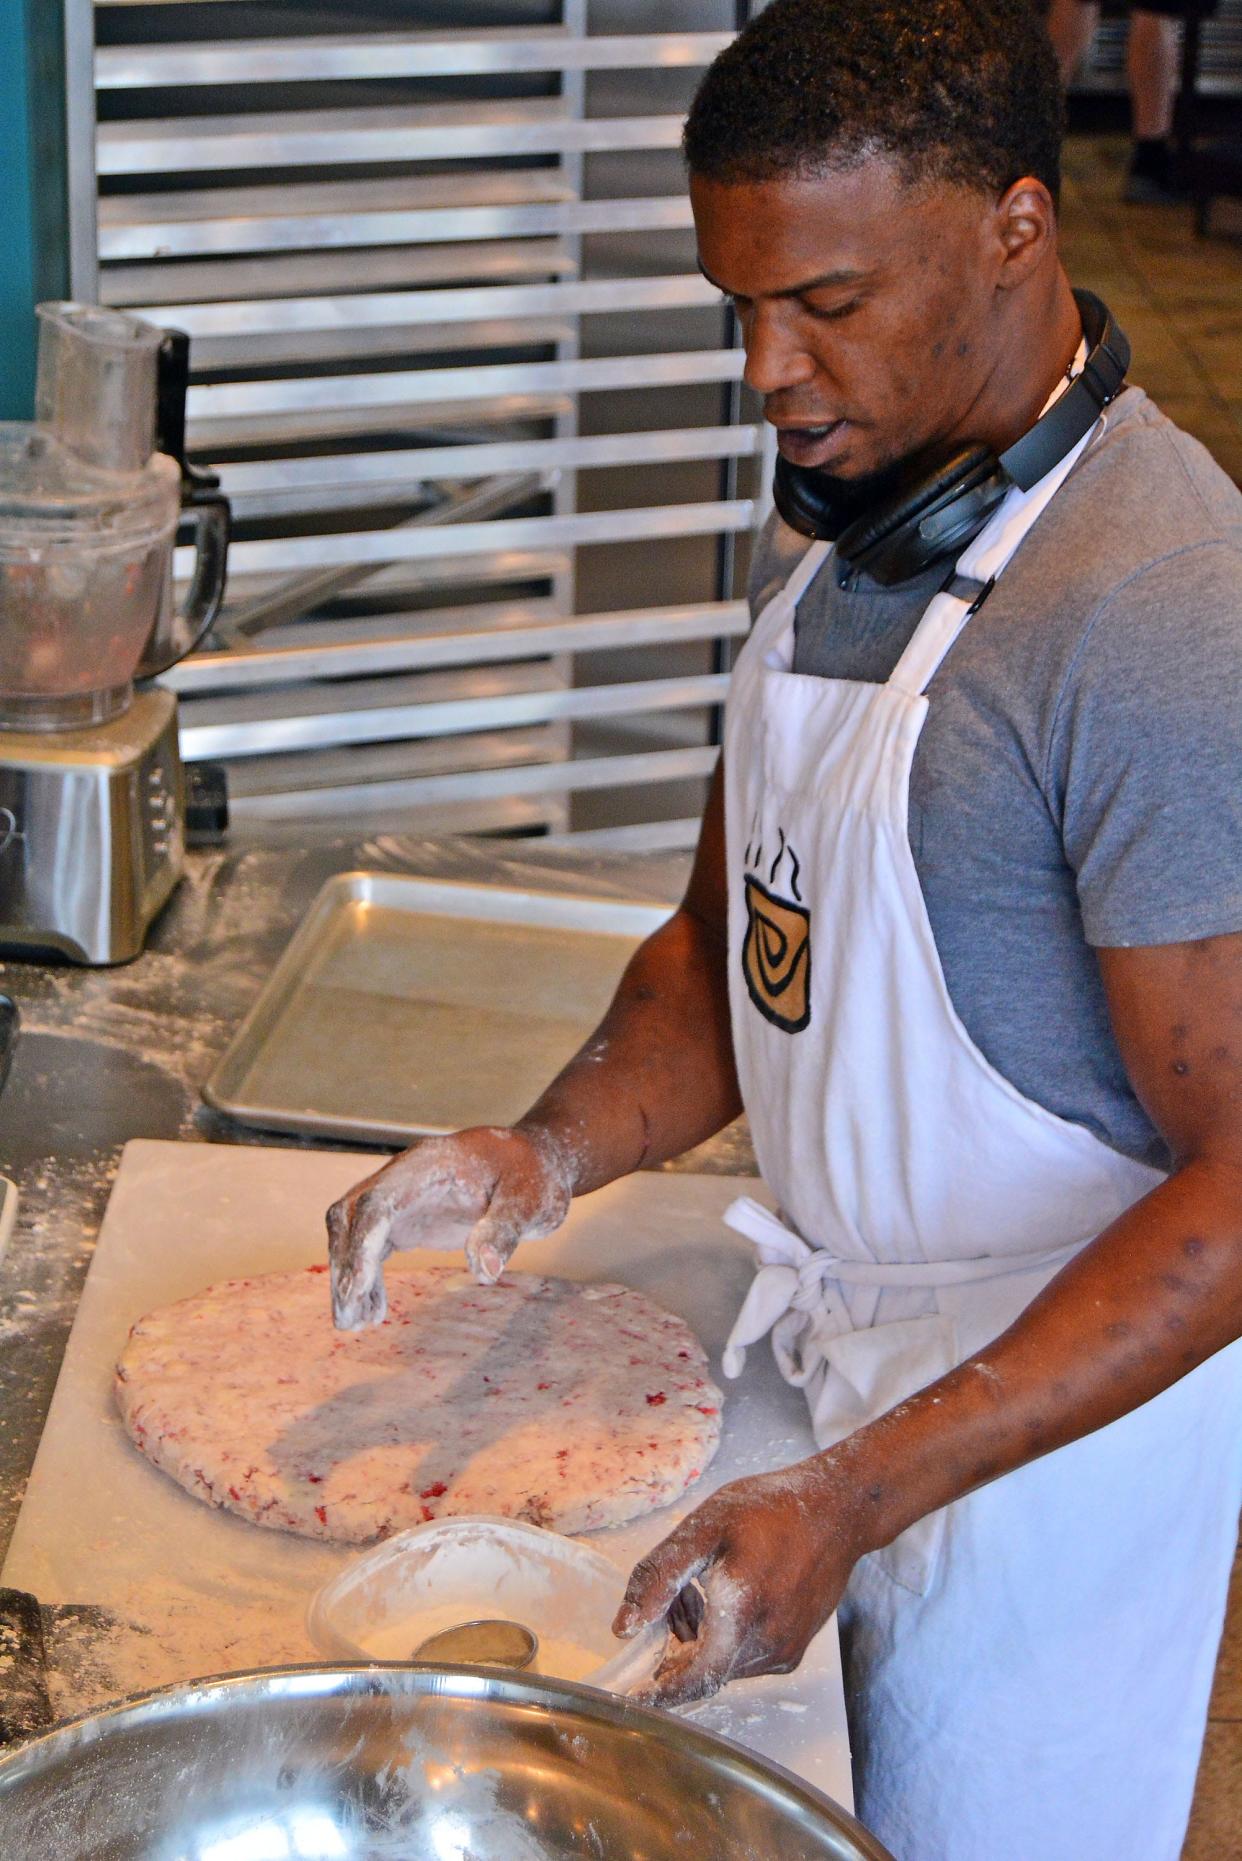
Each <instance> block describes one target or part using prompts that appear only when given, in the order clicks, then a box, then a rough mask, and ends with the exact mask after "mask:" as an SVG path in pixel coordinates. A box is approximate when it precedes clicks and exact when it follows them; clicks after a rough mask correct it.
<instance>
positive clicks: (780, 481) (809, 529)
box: [772, 453, 841, 543]
mask: <svg viewBox="0 0 1242 1861" xmlns="http://www.w3.org/2000/svg"><path fill="white" fill-rule="evenodd" d="M772 502H773V503H774V504H775V506H776V508H777V510H778V511H779V512H780V515H781V516H782V517H783V518H784V520H785V522H786V523H787V524H788V525H789V527H790V529H791V530H796V531H797V532H798V534H799V535H800V536H810V537H813V538H814V539H815V541H816V542H817V543H830V542H832V540H833V538H834V537H835V536H836V534H837V531H838V530H839V529H840V528H841V519H840V514H839V511H838V509H837V506H836V505H835V504H834V502H833V500H832V498H830V497H829V496H828V494H827V491H826V488H825V483H824V476H823V473H822V472H808V471H806V470H804V468H803V467H802V466H798V465H793V464H791V463H790V461H789V460H788V459H786V458H785V457H784V456H783V455H782V454H780V453H778V454H777V456H776V471H775V473H774V475H773V478H772Z"/></svg>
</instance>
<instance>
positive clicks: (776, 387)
mask: <svg viewBox="0 0 1242 1861" xmlns="http://www.w3.org/2000/svg"><path fill="white" fill-rule="evenodd" d="M780 310H781V307H780V306H777V305H773V306H771V307H768V306H766V305H763V304H757V305H756V306H755V308H754V309H753V310H752V312H751V314H750V316H749V317H748V318H746V319H745V321H744V324H743V329H742V337H743V340H744V342H745V345H746V367H745V369H744V370H743V374H742V379H743V380H744V381H745V383H746V385H747V387H748V388H753V389H754V391H755V393H756V394H764V395H768V394H777V393H779V392H780V390H781V389H782V388H798V387H801V386H802V385H803V383H804V382H807V381H810V380H811V378H812V377H813V375H814V374H815V358H814V356H811V355H808V354H807V352H806V349H805V348H804V347H803V345H802V344H801V343H800V342H799V341H798V340H797V338H796V336H795V335H794V333H793V332H792V331H791V329H790V328H789V325H788V323H787V321H786V319H785V318H784V317H782V316H781V314H780Z"/></svg>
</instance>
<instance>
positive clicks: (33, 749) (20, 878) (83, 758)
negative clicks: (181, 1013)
mask: <svg viewBox="0 0 1242 1861" xmlns="http://www.w3.org/2000/svg"><path fill="white" fill-rule="evenodd" d="M184 863H185V825H184V804H183V796H182V775H181V758H180V754H179V751H178V746H177V704H176V699H175V698H174V697H173V695H172V693H171V692H167V691H161V690H159V689H158V688H156V687H152V688H150V689H148V690H143V691H139V692H138V693H137V694H136V696H135V698H134V702H133V703H132V704H131V705H130V706H129V708H128V709H127V710H126V711H125V712H124V713H123V715H122V716H120V717H117V718H113V719H112V720H111V722H109V723H104V724H98V725H94V726H92V727H90V728H88V729H83V730H64V731H59V732H46V731H12V730H0V952H3V953H4V954H6V955H16V956H33V955H35V954H36V953H37V954H46V953H47V952H49V951H52V952H55V953H56V954H57V955H59V956H63V957H67V958H68V959H69V960H70V961H71V962H75V963H90V964H107V963H128V962H130V961H131V960H132V959H133V958H134V957H136V956H137V955H138V954H139V952H140V951H141V949H142V946H143V942H144V940H145V938H146V934H147V930H148V928H149V926H150V924H151V921H152V919H153V918H154V917H155V916H156V914H157V913H158V912H159V911H160V909H161V908H162V907H163V906H164V905H165V904H166V903H167V901H168V898H169V896H170V894H171V892H172V890H173V887H174V886H175V885H176V883H177V880H178V879H179V878H180V877H181V872H182V868H183V866H184Z"/></svg>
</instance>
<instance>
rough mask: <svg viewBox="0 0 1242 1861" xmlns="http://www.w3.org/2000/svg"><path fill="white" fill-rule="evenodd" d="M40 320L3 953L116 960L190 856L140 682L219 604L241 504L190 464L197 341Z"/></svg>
mask: <svg viewBox="0 0 1242 1861" xmlns="http://www.w3.org/2000/svg"><path fill="white" fill-rule="evenodd" d="M37 314H38V317H39V360H38V378H37V386H36V399H35V420H34V423H33V424H29V423H26V424H20V425H18V424H9V425H0V950H4V951H7V952H9V953H16V954H23V953H24V954H31V953H34V952H49V951H50V952H56V953H58V954H59V955H61V956H65V957H68V958H70V959H71V960H72V961H75V962H80V963H123V962H127V961H129V960H130V958H132V957H134V956H137V955H138V953H139V951H140V950H141V948H142V945H143V941H144V938H145V936H146V932H147V928H148V926H149V925H150V923H151V921H152V919H153V918H154V917H155V915H156V913H157V912H158V911H159V910H160V908H161V907H162V906H163V905H164V904H165V902H166V901H167V899H168V897H169V895H170V893H171V892H172V889H173V887H174V886H175V885H176V883H177V880H178V878H179V877H180V876H181V871H182V866H183V863H184V857H185V825H184V820H185V810H184V801H183V786H182V772H181V762H180V757H179V755H178V749H177V721H176V701H175V699H174V698H173V696H172V694H171V693H170V692H167V691H164V690H162V689H160V688H159V687H158V686H155V685H152V684H150V683H148V682H146V681H149V680H151V679H154V678H156V677H157V676H158V675H159V673H161V672H163V671H166V670H167V669H168V667H169V666H171V665H174V664H175V663H176V661H177V660H178V659H181V658H183V657H184V656H185V654H186V653H188V652H190V651H192V650H193V648H194V647H195V646H196V645H197V644H198V642H199V640H201V639H202V637H203V636H204V634H205V633H206V632H207V630H208V628H209V627H210V626H211V623H212V621H213V620H214V619H215V617H216V614H217V613H218V612H219V608H220V603H221V601H222V599H223V596H224V578H225V566H226V557H227V550H228V531H229V509H228V503H227V501H226V500H225V499H224V498H223V497H222V496H221V495H220V493H219V489H218V486H219V480H218V479H217V478H216V477H215V476H214V474H212V473H210V472H207V471H205V470H203V469H202V468H201V467H194V466H191V465H189V464H188V463H187V461H186V458H185V400H186V389H187V385H188V381H189V341H188V338H187V337H185V336H184V335H183V334H182V333H181V332H179V331H166V330H161V329H157V328H156V327H155V326H154V325H153V324H150V323H146V322H144V321H143V320H142V319H141V318H138V317H133V316H128V315H124V314H122V313H120V312H117V311H111V310H105V309H101V308H99V307H98V306H96V305H90V304H70V303H52V304H40V305H39V306H38V313H37ZM183 521H187V522H188V521H192V522H193V523H194V525H195V531H196V535H195V552H196V553H195V569H194V574H193V577H192V580H191V583H190V587H189V591H188V594H187V596H186V600H185V604H184V606H183V608H181V609H180V610H178V609H177V607H176V604H175V601H174V595H173V576H172V564H173V545H174V543H175V541H176V537H177V531H178V527H179V525H180V524H181V523H182V522H183Z"/></svg>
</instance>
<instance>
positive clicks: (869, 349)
mask: <svg viewBox="0 0 1242 1861" xmlns="http://www.w3.org/2000/svg"><path fill="white" fill-rule="evenodd" d="M690 197H691V201H692V204H693V208H694V222H695V227H696V230H697V233H698V246H699V263H700V265H701V266H702V268H703V271H704V272H705V273H706V275H707V277H708V278H709V279H710V280H711V281H712V283H713V284H717V285H719V286H720V288H721V290H722V291H724V292H725V293H726V295H728V296H729V297H731V298H732V299H733V301H734V304H735V306H736V308H737V313H738V317H739V319H740V322H741V327H742V334H743V339H744V341H745V344H746V380H747V382H748V384H749V385H750V386H751V387H752V388H754V389H755V390H756V391H757V392H758V393H760V394H762V395H763V398H764V413H765V415H766V417H767V419H769V420H770V421H771V422H772V424H773V425H774V426H775V427H776V428H777V430H778V433H779V442H778V443H779V445H780V450H781V452H782V453H783V454H784V455H785V457H786V458H787V459H789V460H790V461H791V463H793V464H794V465H801V466H811V467H816V468H818V469H820V470H822V471H824V472H828V473H830V474H831V475H832V476H833V477H836V478H841V479H846V480H852V479H858V478H864V477H867V476H869V475H870V474H871V473H873V472H877V471H881V470H883V469H884V468H885V467H886V466H889V465H892V464H895V463H896V462H897V461H898V460H900V459H904V458H906V457H908V456H909V455H910V454H911V453H915V452H918V451H921V450H922V449H923V448H924V447H926V446H928V445H930V444H933V443H935V442H938V441H948V440H959V439H961V438H969V437H972V436H971V434H970V414H971V409H972V407H973V406H974V403H975V401H976V400H977V399H978V397H979V394H980V392H981V391H982V389H983V387H984V385H985V384H986V382H987V380H988V376H989V373H990V371H991V369H992V367H993V366H994V364H995V361H996V357H995V356H994V354H992V353H991V352H990V349H989V343H988V336H989V313H990V312H991V311H992V310H993V309H994V305H995V286H996V277H997V273H998V271H999V269H1000V261H1001V256H1002V254H1001V248H1000V245H999V242H998V241H997V237H996V222H995V203H994V201H993V200H992V199H991V197H990V196H989V195H987V194H985V193H983V192H982V191H979V192H976V191H974V190H972V189H966V188H959V187H950V186H947V185H945V184H943V183H937V182H930V183H920V184H919V185H917V186H912V185H909V184H907V183H905V182H903V181H902V179H901V177H900V175H899V174H898V172H897V171H896V169H895V168H894V166H893V165H892V164H891V163H890V162H889V161H888V160H887V159H885V158H881V157H874V158H871V159H869V160H866V161H864V162H862V163H860V164H859V166H857V167H856V168H853V169H850V170H847V171H845V172H843V173H839V174H826V175H822V176H818V177H815V178H807V177H800V176H797V175H788V176H783V177H781V178H779V179H777V180H772V181H756V182H744V183H725V182H720V181H709V180H706V179H704V178H703V177H701V176H697V175H696V176H693V177H692V178H691V183H690ZM992 341H993V342H995V337H994V336H993V337H992ZM975 437H977V436H975Z"/></svg>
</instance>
